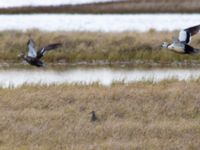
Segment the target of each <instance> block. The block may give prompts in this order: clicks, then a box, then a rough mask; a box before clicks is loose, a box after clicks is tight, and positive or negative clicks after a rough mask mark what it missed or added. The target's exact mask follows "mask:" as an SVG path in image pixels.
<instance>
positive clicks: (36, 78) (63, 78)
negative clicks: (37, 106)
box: [0, 67, 200, 88]
mask: <svg viewBox="0 0 200 150" xmlns="http://www.w3.org/2000/svg"><path fill="white" fill-rule="evenodd" d="M199 77H200V69H148V70H146V69H112V68H79V67H78V68H71V69H66V70H62V71H55V70H41V69H34V70H25V69H19V70H15V69H12V70H0V87H3V88H7V87H18V86H21V85H23V84H28V85H34V84H39V85H51V84H73V83H80V84H91V83H94V82H99V83H100V84H102V85H106V86H107V85H111V84H112V83H113V82H117V81H119V82H121V81H123V82H124V83H132V82H138V81H148V80H150V81H153V82H159V81H162V80H165V79H172V78H176V79H178V80H189V79H196V78H199Z"/></svg>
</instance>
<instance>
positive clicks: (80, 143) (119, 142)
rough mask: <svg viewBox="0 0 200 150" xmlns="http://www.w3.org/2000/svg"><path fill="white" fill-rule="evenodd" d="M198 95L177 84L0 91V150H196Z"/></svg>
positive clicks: (195, 89)
mask: <svg viewBox="0 0 200 150" xmlns="http://www.w3.org/2000/svg"><path fill="white" fill-rule="evenodd" d="M199 91H200V85H199V83H198V82H190V83H186V82H178V81H173V82H162V83H159V84H149V83H136V84H131V85H121V84H116V85H113V86H111V87H102V86H98V85H90V86H78V85H76V86H70V85H63V86H50V87H30V86H24V87H21V88H17V89H0V97H1V99H0V149H5V150H7V149H9V150H10V149H16V150H26V149H38V150H50V149H52V150H56V149H66V150H67V149H69V150H72V149H74V150H88V149H94V150H96V149H103V150H110V149H126V150H128V149H130V150H132V149H149V150H158V149H159V150H169V149H180V150H188V149H190V150H196V149H199V147H200V141H199V139H200V126H199V123H200V92H199ZM92 110H95V111H96V114H97V117H98V118H99V121H97V122H90V114H89V113H90V112H91V111H92Z"/></svg>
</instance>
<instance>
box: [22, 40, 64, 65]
mask: <svg viewBox="0 0 200 150" xmlns="http://www.w3.org/2000/svg"><path fill="white" fill-rule="evenodd" d="M61 46H62V44H61V43H53V44H49V45H47V46H45V47H43V48H41V49H39V50H38V51H37V52H36V50H35V42H34V41H33V40H32V39H29V40H28V42H27V47H28V54H27V55H24V54H21V55H20V57H22V58H23V59H24V60H25V61H26V62H27V63H29V64H30V65H33V66H37V67H43V66H44V63H43V62H42V61H41V58H42V57H43V56H44V54H45V53H46V52H48V51H50V50H53V49H56V48H59V47H61Z"/></svg>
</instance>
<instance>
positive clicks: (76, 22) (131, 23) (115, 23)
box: [0, 14, 200, 32]
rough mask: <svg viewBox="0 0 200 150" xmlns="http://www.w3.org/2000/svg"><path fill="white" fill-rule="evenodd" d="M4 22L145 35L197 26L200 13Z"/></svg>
mask: <svg viewBox="0 0 200 150" xmlns="http://www.w3.org/2000/svg"><path fill="white" fill-rule="evenodd" d="M0 20H1V23H0V30H23V31H25V30H27V29H31V28H37V29H40V30H45V31H102V32H122V31H139V32H144V31H148V30H149V29H152V28H153V29H156V30H158V31H160V30H170V31H171V30H175V29H183V28H186V27H190V26H193V25H197V24H199V23H200V14H126V15H120V14H116V15H114V14H104V15H95V14H32V15H28V14H26V15H0Z"/></svg>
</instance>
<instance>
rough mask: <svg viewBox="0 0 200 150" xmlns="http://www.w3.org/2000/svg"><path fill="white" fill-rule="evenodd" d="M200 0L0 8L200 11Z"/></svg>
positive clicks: (21, 10) (23, 10) (29, 10)
mask: <svg viewBox="0 0 200 150" xmlns="http://www.w3.org/2000/svg"><path fill="white" fill-rule="evenodd" d="M199 12H200V4H199V1H198V0H190V1H188V0H148V1H146V0H125V1H123V0H122V1H119V2H105V3H92V4H83V5H61V6H40V7H29V6H26V7H20V8H0V13H7V14H19V13H20V14H21V13H26V14H27V13H87V14H88V13H97V14H102V13H120V14H121V13H199Z"/></svg>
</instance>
